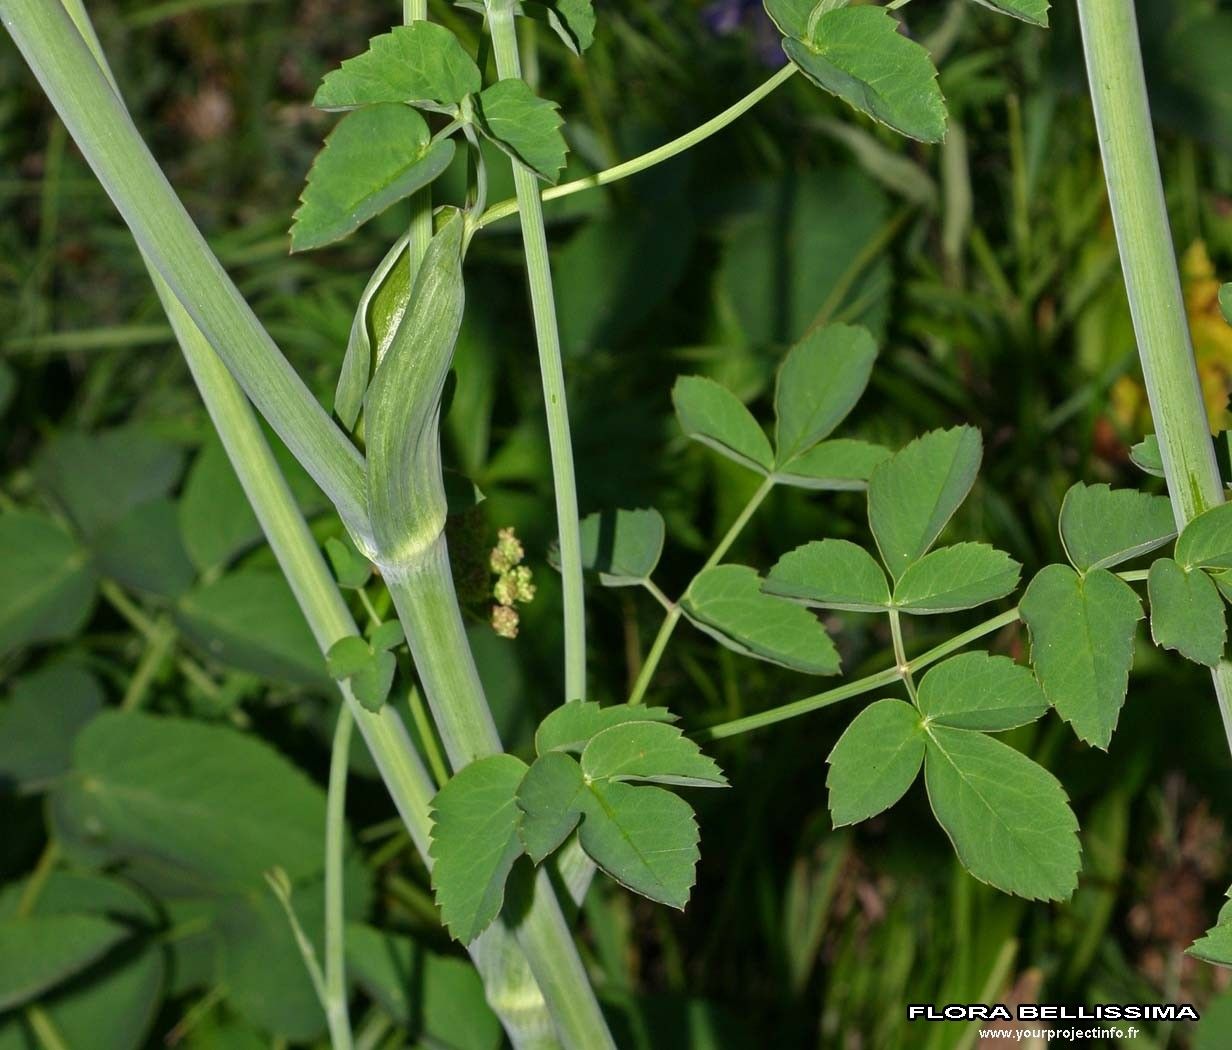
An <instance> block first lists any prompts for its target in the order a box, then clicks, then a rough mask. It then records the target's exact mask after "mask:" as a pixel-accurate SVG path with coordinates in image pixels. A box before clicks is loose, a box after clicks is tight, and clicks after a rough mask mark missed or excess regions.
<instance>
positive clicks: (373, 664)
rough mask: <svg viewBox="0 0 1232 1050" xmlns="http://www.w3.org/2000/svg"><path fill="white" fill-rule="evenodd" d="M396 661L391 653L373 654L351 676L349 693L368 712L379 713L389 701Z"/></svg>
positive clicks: (395, 671)
mask: <svg viewBox="0 0 1232 1050" xmlns="http://www.w3.org/2000/svg"><path fill="white" fill-rule="evenodd" d="M397 670H398V661H397V659H396V658H395V657H394V654H393V653H389V652H380V653H373V654H372V655H371V656H369V657H368V660H367V662H366V663H365V664H364V666H363V667H361V668H360V669H359V670H358V671H356V672H355V674H353V675H352V676H351V691H352V692H353V693H354V694H355V699H356V700H358V701H359V702H360V703H361V704H362V705H363V706H364V707H365V708H367V709H368V710H369V711H379V710H380V709H381V706H382V705H383V704H384V703H385V701H386V700H387V699H389V691H390V690H391V689H392V688H393V684H394V675H395V674H396V673H397Z"/></svg>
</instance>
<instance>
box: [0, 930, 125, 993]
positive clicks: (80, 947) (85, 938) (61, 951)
mask: <svg viewBox="0 0 1232 1050" xmlns="http://www.w3.org/2000/svg"><path fill="white" fill-rule="evenodd" d="M127 936H128V930H127V928H126V927H124V926H123V925H121V924H120V923H117V922H112V921H111V920H110V919H105V918H103V917H102V916H100V915H28V916H26V917H24V918H10V919H0V1011H3V1010H8V1009H10V1008H11V1007H14V1006H18V1005H20V1004H21V1003H24V1002H28V1001H29V1000H31V999H33V998H35V996H37V995H39V994H40V993H42V992H45V991H47V990H48V989H49V988H54V987H55V986H56V985H58V984H60V983H61V982H62V981H65V980H67V979H68V978H69V977H71V976H73V974H76V973H80V972H81V971H82V970H84V969H85V968H86V967H87V966H89V965H90V964H91V963H92V962H94V961H95V960H96V959H98V958H100V957H101V956H102V955H104V954H105V953H106V952H108V951H110V950H111V949H112V948H114V947H115V946H116V945H117V944H119V943H120V941H122V940H124V939H125V938H126V937H127Z"/></svg>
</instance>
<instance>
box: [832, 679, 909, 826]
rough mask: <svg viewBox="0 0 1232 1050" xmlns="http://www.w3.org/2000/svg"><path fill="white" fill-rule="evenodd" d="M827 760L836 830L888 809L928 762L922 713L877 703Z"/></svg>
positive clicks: (897, 703) (892, 703)
mask: <svg viewBox="0 0 1232 1050" xmlns="http://www.w3.org/2000/svg"><path fill="white" fill-rule="evenodd" d="M826 761H827V762H828V763H829V764H830V771H829V773H827V774H826V787H827V788H829V790H830V818H831V819H832V820H833V821H834V826H835V827H836V828H841V827H843V826H844V825H846V824H856V823H858V822H859V821H861V820H867V819H868V818H869V817H874V816H876V815H877V814H878V813H881V812H883V811H885V810H887V809H889V808H890V807H891V806H892V805H894V803H895V802H897V801H898V800H899V799H900V798H902V797H903V795H905V794H906V793H907V789H908V788H909V787H911V784H912V782H913V781H914V780H915V777H916V774H917V773H919V771H920V765H921V764H922V763H923V761H924V734H923V732H922V731H921V729H920V715H919V712H918V711H916V709H915V708H914V707H912V706H911V705H910V704H905V703H903V701H901V700H877V701H876V702H874V703H871V704H869V705H868V707H866V708H864V710H863V711H861V712H860V713H859V714H858V715H856V717H855V718H854V719H852V722H851V725H849V726H848V727H847V729H846V731H845V732H844V733H843V735H842V736H841V737H839V738H838V743H837V744H835V745H834V750H833V751H831V752H830V755H829V757H828V758H827V759H826Z"/></svg>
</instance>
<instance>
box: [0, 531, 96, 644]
mask: <svg viewBox="0 0 1232 1050" xmlns="http://www.w3.org/2000/svg"><path fill="white" fill-rule="evenodd" d="M0 550H3V551H5V552H6V556H5V557H4V558H3V559H0V655H4V654H6V653H10V652H12V651H14V650H15V649H19V648H21V647H22V646H25V645H30V644H31V643H34V642H49V641H56V640H59V639H61V638H70V637H72V636H73V635H74V634H76V633H77V632H78V631H79V630H80V629H81V628H82V627H83V626H84V625H85V622H86V621H87V620H88V619H89V618H90V611H91V609H93V607H94V594H95V589H94V571H93V567H92V566H91V564H90V556H89V554H88V552H86V551H85V550H83V549H81V548H80V547H79V546H78V545H77V542H76V540H74V539H73V537H72V536H70V535H69V534H68V533H67V532H65V531H64V529H62V528H61V527H60V526H59V524H57V523H56V522H55V521H53V520H52V519H51V518H47V517H44V516H43V515H42V514H35V513H33V512H32V511H24V510H19V511H12V512H10V513H8V514H0Z"/></svg>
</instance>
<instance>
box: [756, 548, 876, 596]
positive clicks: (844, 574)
mask: <svg viewBox="0 0 1232 1050" xmlns="http://www.w3.org/2000/svg"><path fill="white" fill-rule="evenodd" d="M762 590H763V591H765V592H766V593H767V594H774V595H778V596H779V597H780V598H791V599H792V600H793V601H798V602H803V603H804V604H806V605H816V606H818V607H819V608H822V609H844V610H846V611H848V612H883V611H884V610H885V609H887V608H889V605H890V588H889V586H888V585H887V583H886V575H885V570H884V569H882V567H881V566H880V565H878V564H877V561H876V559H874V558H873V556H872V555H871V554H869V553H868V551H866V550H865V549H864V548H863V547H860V546H857V545H856V544H854V543H851V542H850V541H848V540H814V541H813V542H811V543H806V544H804V546H803V547H797V548H796V549H795V550H794V551H791V552H789V553H787V554H784V555H783V557H781V558H780V559H779V560H778V563H777V564H776V565H775V566H774V568H773V569H771V570H770V575H769V576H767V577H766V582H765V583H764V584H762Z"/></svg>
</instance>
